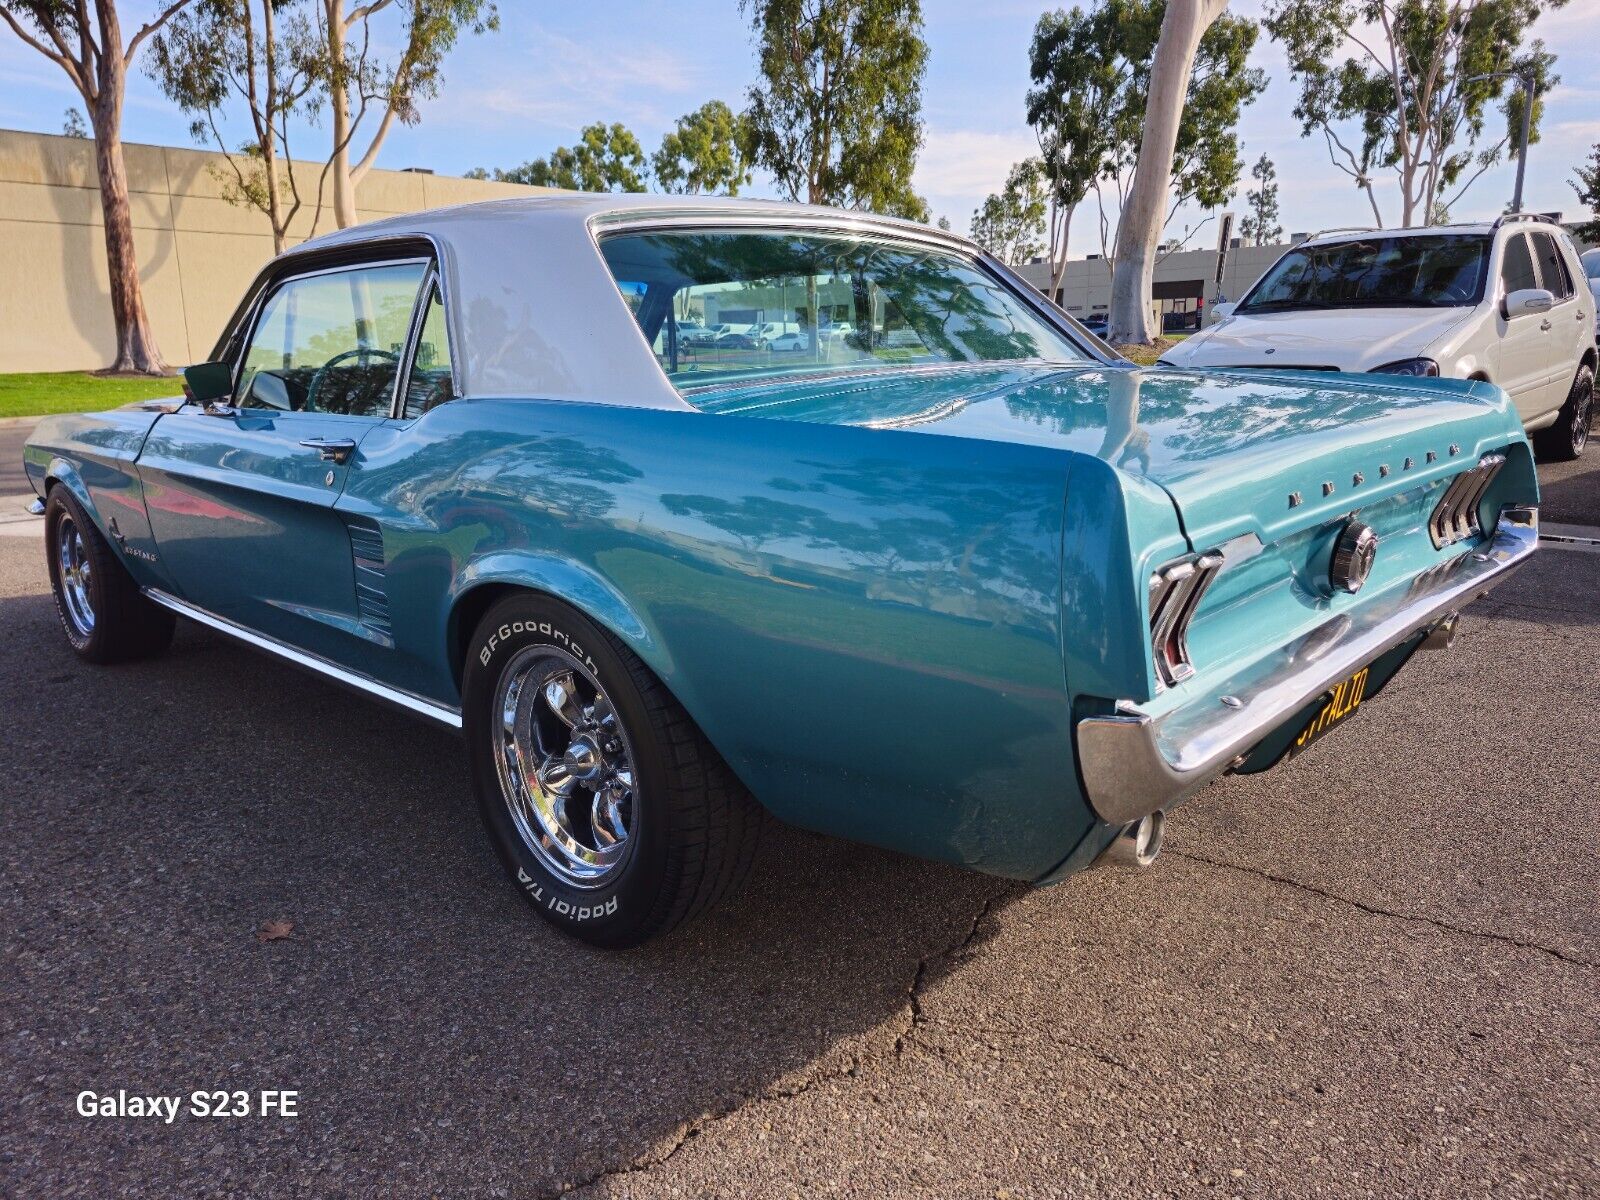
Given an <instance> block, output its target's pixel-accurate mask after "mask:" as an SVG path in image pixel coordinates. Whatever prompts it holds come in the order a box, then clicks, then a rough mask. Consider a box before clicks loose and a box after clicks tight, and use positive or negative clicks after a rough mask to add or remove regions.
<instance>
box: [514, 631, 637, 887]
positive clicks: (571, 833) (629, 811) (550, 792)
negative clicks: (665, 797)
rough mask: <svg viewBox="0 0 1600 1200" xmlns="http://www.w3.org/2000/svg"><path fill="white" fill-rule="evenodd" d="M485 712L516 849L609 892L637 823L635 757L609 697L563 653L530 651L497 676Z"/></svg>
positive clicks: (566, 879) (571, 880) (560, 874)
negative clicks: (490, 716)
mask: <svg viewBox="0 0 1600 1200" xmlns="http://www.w3.org/2000/svg"><path fill="white" fill-rule="evenodd" d="M492 711H493V712H494V714H495V717H494V725H493V735H494V758H495V767H496V769H497V770H498V772H499V775H500V793H501V796H502V798H503V799H504V800H505V804H506V808H507V809H508V811H509V812H510V814H511V820H512V823H513V824H515V826H516V828H517V832H518V834H519V835H521V838H522V840H523V842H524V843H526V845H527V847H528V849H530V850H532V851H533V852H534V853H535V854H537V855H538V856H539V858H540V860H541V861H543V862H544V864H545V865H546V866H547V867H549V868H550V870H551V871H553V872H554V873H555V875H556V876H557V878H559V879H560V880H561V881H562V882H563V883H566V884H569V885H571V886H573V887H581V888H594V887H600V886H602V885H603V884H605V883H607V882H608V881H609V880H610V879H611V878H612V877H613V876H615V875H616V874H617V873H618V872H619V871H621V870H622V867H623V865H624V863H625V861H626V859H627V855H628V849H629V845H630V838H631V836H632V834H633V832H634V829H635V825H636V822H637V819H638V818H637V805H636V804H635V796H634V767H633V749H632V747H631V746H630V745H629V742H628V736H627V732H626V731H625V730H624V729H623V728H622V725H621V723H620V722H619V721H618V720H617V713H616V709H615V707H614V706H613V705H612V703H611V699H610V697H608V696H607V695H606V693H605V690H604V689H603V688H601V686H600V684H599V682H598V681H597V680H596V679H595V677H594V676H593V675H591V674H590V673H589V672H588V671H587V670H586V669H584V667H583V666H582V665H581V664H580V663H579V662H578V661H577V659H575V658H573V657H572V656H571V655H570V654H567V653H566V652H565V651H563V650H559V649H557V648H556V647H554V646H530V647H528V648H527V649H524V650H522V651H520V652H519V653H518V654H517V655H516V657H514V658H513V659H512V660H511V662H510V663H508V664H507V666H506V668H505V670H504V671H503V672H502V673H501V675H500V681H499V684H498V686H497V688H496V693H495V706H494V709H493V710H492Z"/></svg>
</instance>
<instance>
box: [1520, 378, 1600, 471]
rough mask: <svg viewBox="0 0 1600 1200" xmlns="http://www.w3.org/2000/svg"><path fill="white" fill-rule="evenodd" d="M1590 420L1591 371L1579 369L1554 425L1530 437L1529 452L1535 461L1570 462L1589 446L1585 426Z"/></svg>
mask: <svg viewBox="0 0 1600 1200" xmlns="http://www.w3.org/2000/svg"><path fill="white" fill-rule="evenodd" d="M1593 416H1594V371H1593V370H1591V369H1590V368H1589V367H1579V368H1578V373H1577V375H1576V376H1574V377H1573V380H1572V390H1571V391H1569V392H1568V393H1567V402H1566V403H1565V404H1563V405H1562V406H1561V412H1560V413H1558V414H1557V416H1556V423H1555V424H1554V425H1551V426H1550V427H1549V428H1548V429H1541V430H1539V432H1538V433H1536V434H1534V435H1533V448H1534V449H1535V450H1536V451H1538V454H1539V457H1540V458H1542V459H1546V460H1548V461H1552V462H1571V461H1572V460H1573V459H1575V458H1577V457H1578V456H1579V455H1580V454H1582V453H1583V448H1584V447H1585V446H1587V445H1588V444H1589V422H1590V420H1591V419H1592V417H1593Z"/></svg>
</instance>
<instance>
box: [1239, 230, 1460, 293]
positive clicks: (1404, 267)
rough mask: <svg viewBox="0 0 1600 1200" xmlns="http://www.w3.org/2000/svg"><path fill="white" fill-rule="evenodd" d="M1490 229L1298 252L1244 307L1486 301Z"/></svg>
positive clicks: (1288, 257) (1267, 278) (1254, 290)
mask: <svg viewBox="0 0 1600 1200" xmlns="http://www.w3.org/2000/svg"><path fill="white" fill-rule="evenodd" d="M1489 246H1490V239H1489V237H1488V236H1487V235H1485V234H1452V235H1449V236H1441V237H1396V238H1371V239H1368V240H1365V241H1353V242H1335V243H1333V244H1331V245H1323V246H1303V247H1301V248H1299V249H1296V250H1291V251H1289V253H1287V254H1285V255H1284V256H1283V257H1282V258H1280V259H1279V260H1278V261H1277V262H1276V263H1274V264H1273V266H1272V269H1271V270H1270V271H1268V272H1267V273H1266V274H1265V275H1263V276H1262V277H1261V281H1260V282H1259V283H1257V284H1256V286H1255V287H1253V288H1251V289H1250V294H1249V295H1248V296H1246V297H1245V299H1244V303H1242V304H1240V305H1239V308H1238V311H1239V312H1288V311H1291V310H1295V309H1318V308H1451V307H1455V306H1457V305H1471V304H1476V303H1478V301H1479V300H1481V299H1483V286H1484V280H1485V279H1486V278H1487V275H1488V265H1489Z"/></svg>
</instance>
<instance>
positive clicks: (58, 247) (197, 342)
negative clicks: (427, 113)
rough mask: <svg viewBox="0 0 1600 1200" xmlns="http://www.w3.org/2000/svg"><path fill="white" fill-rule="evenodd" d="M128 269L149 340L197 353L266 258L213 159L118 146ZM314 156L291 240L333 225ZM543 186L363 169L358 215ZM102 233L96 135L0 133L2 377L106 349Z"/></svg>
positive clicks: (95, 357)
mask: <svg viewBox="0 0 1600 1200" xmlns="http://www.w3.org/2000/svg"><path fill="white" fill-rule="evenodd" d="M124 149H125V156H126V159H127V169H128V189H129V193H130V200H131V202H132V208H133V235H134V242H135V244H136V246H137V248H138V256H139V278H140V281H141V283H142V284H143V286H144V302H145V307H146V308H147V309H148V310H149V313H150V320H151V324H152V325H153V326H154V331H155V337H156V344H157V345H158V346H160V348H161V353H162V355H163V356H164V357H165V358H166V360H167V362H168V363H170V364H172V365H173V366H174V367H180V366H183V365H185V364H188V363H193V362H200V361H202V360H204V358H205V356H206V355H207V354H209V353H210V352H211V348H212V346H213V344H214V343H215V342H216V340H217V337H218V335H219V334H220V333H221V332H222V325H223V322H225V321H226V320H227V319H228V317H229V316H230V315H232V313H233V310H234V308H235V306H237V304H238V303H239V299H240V297H241V296H242V295H243V294H244V289H245V288H246V287H247V286H248V285H249V283H250V281H251V279H253V278H254V277H255V275H256V272H257V271H259V270H260V269H261V267H262V264H264V263H265V262H266V261H267V260H268V259H270V258H271V257H272V230H271V228H270V226H269V225H268V224H267V218H266V217H265V216H264V215H262V214H261V213H260V212H257V211H256V210H255V209H252V208H240V207H237V206H235V205H232V204H229V203H228V202H227V201H226V200H224V199H223V198H222V195H223V182H222V180H221V179H219V178H217V175H216V171H217V169H220V170H222V171H228V170H229V168H228V166H227V163H226V160H225V159H224V158H223V157H222V155H220V154H214V153H208V152H206V151H202V150H185V149H180V148H178V147H174V146H144V145H138V144H133V143H130V144H128V145H127V146H126V147H125V148H124ZM321 169H322V165H321V164H320V163H304V164H300V165H299V166H298V167H297V170H296V174H297V178H298V179H299V180H300V181H301V184H300V186H301V188H302V191H304V192H308V193H313V194H311V195H310V196H309V197H308V203H307V204H306V205H305V206H304V208H303V209H302V211H301V212H300V214H299V215H298V216H297V217H296V219H295V221H294V223H293V225H292V226H291V228H290V232H291V238H290V240H291V243H299V242H302V241H304V240H306V239H307V238H309V237H311V236H312V234H313V232H316V233H327V232H328V231H329V230H331V229H333V228H334V227H335V226H334V222H333V212H332V204H331V189H330V192H329V196H328V202H327V203H325V204H324V206H323V210H322V213H321V218H320V220H318V221H316V223H315V229H313V218H314V215H315V211H314V210H315V207H316V202H315V196H314V192H315V189H316V180H317V176H318V174H319V173H320V172H321ZM547 190H549V189H545V188H530V187H523V186H521V185H519V184H512V183H493V182H489V181H487V180H475V179H456V178H453V177H448V176H443V175H426V174H421V173H413V172H409V171H379V170H374V171H371V172H369V173H368V175H367V177H366V178H365V179H364V180H362V182H361V186H360V187H359V188H357V189H356V208H357V212H358V215H359V216H360V218H361V219H362V220H363V221H370V220H374V219H376V218H379V217H387V216H393V215H395V214H397V213H406V212H416V211H418V210H419V209H424V208H438V207H441V206H443V205H447V204H462V203H466V202H468V201H472V200H492V199H495V198H497V197H501V196H515V195H529V194H535V193H538V192H541V191H547ZM115 351H116V333H115V329H114V327H113V325H112V321H111V302H110V298H109V295H108V293H107V288H106V251H105V235H104V231H103V228H102V223H101V217H100V187H99V182H98V179H97V176H96V173H95V165H94V143H93V142H91V141H89V140H87V139H84V138H70V137H55V136H51V135H49V134H37V133H18V132H15V131H13V130H0V372H12V371H77V370H96V369H99V368H101V367H103V366H105V365H106V364H107V363H109V362H110V361H111V360H112V358H113V357H114V354H115Z"/></svg>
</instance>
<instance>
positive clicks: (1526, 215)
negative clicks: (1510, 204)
mask: <svg viewBox="0 0 1600 1200" xmlns="http://www.w3.org/2000/svg"><path fill="white" fill-rule="evenodd" d="M1512 221H1543V222H1544V223H1545V224H1546V225H1555V226H1557V227H1558V228H1559V227H1560V224H1561V222H1559V221H1557V220H1555V219H1554V218H1553V217H1550V216H1548V215H1547V214H1545V213H1534V212H1514V213H1502V214H1500V216H1498V217H1496V218H1495V219H1494V224H1493V225H1492V226H1490V228H1491V229H1499V228H1500V226H1502V225H1509V224H1510V223H1511V222H1512Z"/></svg>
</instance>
